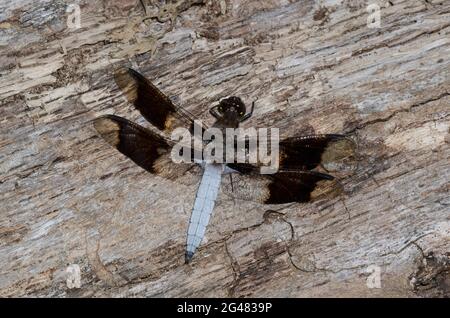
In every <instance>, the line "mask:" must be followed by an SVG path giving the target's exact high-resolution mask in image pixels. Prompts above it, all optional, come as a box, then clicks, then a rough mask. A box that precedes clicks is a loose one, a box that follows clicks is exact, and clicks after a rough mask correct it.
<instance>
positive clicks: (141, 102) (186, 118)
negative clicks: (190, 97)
mask: <svg viewBox="0 0 450 318" xmlns="http://www.w3.org/2000/svg"><path fill="white" fill-rule="evenodd" d="M114 79H115V81H116V83H117V85H118V86H119V87H120V89H121V90H122V91H123V92H124V93H125V95H126V97H127V99H128V101H129V102H130V103H132V104H133V105H134V106H135V107H136V108H137V109H138V110H139V112H140V113H141V114H142V116H144V118H145V119H147V120H148V121H149V122H150V123H151V124H152V125H153V126H155V127H156V128H158V129H159V130H161V131H164V132H165V133H168V134H170V133H171V132H172V131H173V130H174V129H176V128H177V127H185V128H188V129H189V130H190V131H191V132H192V131H193V127H194V126H193V125H194V119H195V118H194V116H192V115H191V114H190V113H189V112H188V111H186V110H184V109H182V108H180V107H177V106H175V105H174V104H173V103H172V102H171V100H170V99H169V98H168V97H167V96H166V95H164V94H163V93H162V92H161V91H160V90H159V89H158V88H157V87H156V86H155V85H153V84H152V82H150V81H149V80H148V79H147V78H145V77H144V76H143V75H142V74H140V73H139V72H137V71H135V70H133V69H131V68H120V69H118V70H117V71H116V72H115V74H114Z"/></svg>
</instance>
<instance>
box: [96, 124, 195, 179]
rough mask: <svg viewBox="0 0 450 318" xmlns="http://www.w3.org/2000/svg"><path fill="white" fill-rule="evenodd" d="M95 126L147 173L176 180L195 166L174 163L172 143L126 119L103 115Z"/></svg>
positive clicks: (105, 137)
mask: <svg viewBox="0 0 450 318" xmlns="http://www.w3.org/2000/svg"><path fill="white" fill-rule="evenodd" d="M94 127H95V129H96V130H97V131H98V132H99V133H100V135H101V136H102V137H103V139H105V140H106V141H107V142H108V143H109V144H110V145H112V146H114V147H115V148H116V149H117V150H119V151H120V152H121V153H123V154H124V155H126V156H127V157H128V158H130V159H131V160H133V161H134V162H135V163H136V164H137V165H138V166H140V167H142V168H144V169H145V170H147V171H148V172H151V173H154V174H157V175H159V176H161V177H164V178H167V179H172V180H173V179H176V178H178V177H180V176H183V175H184V174H185V173H186V172H187V171H188V170H191V169H193V167H194V166H195V165H194V164H189V163H180V164H175V163H174V162H173V161H172V159H171V149H172V144H171V142H170V141H168V140H166V139H165V138H163V137H162V136H159V135H158V134H156V133H154V132H152V131H151V130H149V129H146V128H144V127H142V126H140V125H138V124H135V123H133V122H131V121H129V120H127V119H125V118H122V117H119V116H115V115H106V116H102V117H99V118H96V119H95V120H94Z"/></svg>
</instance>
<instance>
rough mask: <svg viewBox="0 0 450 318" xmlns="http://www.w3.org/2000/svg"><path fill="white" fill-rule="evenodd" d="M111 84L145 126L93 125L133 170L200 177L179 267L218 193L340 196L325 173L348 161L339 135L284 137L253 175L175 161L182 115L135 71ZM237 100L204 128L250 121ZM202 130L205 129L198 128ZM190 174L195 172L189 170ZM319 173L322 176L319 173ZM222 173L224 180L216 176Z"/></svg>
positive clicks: (350, 146) (225, 103)
mask: <svg viewBox="0 0 450 318" xmlns="http://www.w3.org/2000/svg"><path fill="white" fill-rule="evenodd" d="M114 79H115V82H116V84H117V86H118V87H119V88H120V89H121V91H122V92H123V93H124V95H125V97H126V99H127V100H128V102H129V103H131V104H132V105H134V107H135V108H136V109H137V110H138V111H139V112H140V114H141V115H142V116H143V117H144V118H145V119H146V120H147V121H148V122H149V123H150V124H151V125H152V126H153V129H149V128H145V127H143V126H141V125H138V124H136V123H134V122H131V121H129V120H127V119H125V118H123V117H119V116H116V115H104V116H101V117H98V118H96V119H94V121H93V125H94V127H95V129H96V130H97V132H98V133H99V135H100V136H101V137H103V139H104V140H105V141H106V142H107V143H109V144H110V145H112V146H113V147H115V148H116V149H117V150H118V151H119V152H121V153H122V154H123V155H125V156H127V157H128V158H129V159H131V160H132V161H133V162H134V163H135V164H137V165H138V166H140V167H141V168H143V169H144V170H146V171H148V172H149V173H152V174H154V175H158V176H161V177H163V178H166V179H169V180H172V181H173V182H176V181H177V179H178V178H180V177H181V176H183V175H185V174H186V173H187V172H188V171H191V170H192V168H193V167H197V168H198V167H200V169H197V170H196V171H199V172H200V173H202V175H201V181H200V183H199V185H198V188H197V192H196V197H195V201H194V205H193V207H192V212H191V216H190V220H189V224H188V226H187V236H186V250H185V263H189V262H190V261H191V260H192V258H193V256H194V253H195V252H196V250H197V249H198V247H199V246H200V245H201V242H202V239H203V237H204V236H205V232H206V229H207V225H208V223H209V220H210V218H211V215H212V212H213V210H214V206H215V203H216V200H217V197H218V194H219V190H221V191H223V192H224V193H225V194H227V195H228V196H230V197H231V198H235V199H240V200H245V201H252V202H256V203H260V204H285V203H293V202H298V203H306V202H311V201H315V200H320V199H327V198H332V197H335V196H336V195H338V194H339V193H341V191H342V186H341V184H340V182H339V181H338V180H337V179H336V178H335V177H333V176H332V175H330V174H328V173H327V172H329V171H328V170H326V168H325V167H327V166H333V164H334V163H338V164H342V163H344V162H347V161H348V160H349V159H350V158H352V157H353V155H354V151H355V143H354V142H353V140H352V139H351V138H349V137H348V136H345V135H343V134H316V135H305V136H294V137H287V138H284V139H282V140H280V141H279V157H278V170H277V171H276V172H275V173H272V174H261V172H260V169H259V168H260V166H261V165H260V164H259V163H246V162H231V163H216V162H208V161H201V160H200V161H198V160H197V161H193V162H183V163H175V162H174V161H173V160H172V158H171V150H172V148H173V147H174V145H175V142H174V141H173V140H171V139H170V138H168V137H167V136H168V135H169V134H171V133H172V132H173V131H174V130H175V129H177V128H179V127H184V128H186V129H188V130H189V131H191V132H192V131H194V129H195V125H196V123H197V121H196V118H195V116H193V115H192V114H191V113H190V112H189V111H187V110H186V109H184V108H182V107H180V106H176V105H175V104H174V103H173V102H172V101H171V99H170V98H169V97H167V96H166V95H165V94H163V93H162V92H161V91H160V90H159V89H158V88H157V87H156V86H155V85H154V84H153V83H152V82H151V81H150V80H148V79H147V78H146V77H145V76H143V75H142V74H141V73H139V72H138V71H136V70H134V69H131V68H125V67H120V68H119V69H118V70H116V71H115V72H114ZM254 108H255V102H253V103H252V106H251V109H250V111H248V112H247V107H246V105H245V103H244V102H243V101H242V99H241V98H239V97H236V96H230V97H227V98H224V99H222V100H220V101H219V103H218V104H217V105H215V106H213V107H211V108H210V109H209V113H210V114H211V116H212V117H213V118H214V119H215V122H214V124H213V125H212V127H215V128H219V129H226V128H237V127H239V126H240V124H241V123H244V122H245V121H247V120H248V119H249V118H251V117H252V115H253V111H254ZM201 125H202V126H201V127H198V128H201V129H202V132H204V131H205V130H207V129H208V128H209V127H207V126H206V125H203V124H201ZM194 170H195V169H194ZM319 170H323V171H319ZM224 175H230V178H223V176H224Z"/></svg>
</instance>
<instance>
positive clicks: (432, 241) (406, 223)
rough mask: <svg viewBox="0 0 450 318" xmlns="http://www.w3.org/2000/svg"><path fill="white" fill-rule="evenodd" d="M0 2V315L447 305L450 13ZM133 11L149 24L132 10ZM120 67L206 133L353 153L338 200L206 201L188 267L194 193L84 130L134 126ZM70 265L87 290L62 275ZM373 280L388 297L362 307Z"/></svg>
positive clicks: (404, 7) (415, 3)
mask: <svg viewBox="0 0 450 318" xmlns="http://www.w3.org/2000/svg"><path fill="white" fill-rule="evenodd" d="M79 3H80V4H81V6H80V8H81V28H79V29H70V28H68V26H67V16H68V13H66V9H67V5H68V4H70V3H69V2H66V3H65V2H64V1H32V0H14V1H12V0H6V1H2V2H0V134H1V139H0V202H1V205H0V268H1V270H0V296H2V297H10V296H46V297H49V296H52V297H65V296H74V297H91V296H95V297H100V296H119V297H120V296H133V297H134V296H136V297H143V296H145V297H149V296H161V297H171V296H187V297H193V296H207V297H214V296H225V297H228V296H230V297H240V296H244V297H248V296H253V297H261V296H272V297H299V296H304V297H310V296H319V297H326V296H338V297H341V296H350V297H358V296H364V297H373V296H385V297H398V296H407V297H437V296H440V297H448V296H449V295H450V287H449V286H450V278H449V271H450V265H449V263H450V254H449V252H450V249H449V247H450V225H449V224H450V223H449V211H450V210H449V204H450V201H449V197H450V196H449V188H450V187H449V183H448V180H449V179H450V165H449V157H450V148H449V141H450V138H449V103H450V96H449V93H450V76H449V70H450V60H449V52H450V43H449V42H450V36H449V33H450V22H449V21H450V3H449V2H448V1H444V0H432V1H431V0H430V1H422V0H392V1H383V0H381V1H378V3H379V4H380V6H381V27H380V28H368V27H367V18H368V13H367V11H366V7H367V4H368V2H365V1H348V0H344V1H339V0H323V1H310V0H303V1H290V0H266V1H257V0H236V1H229V0H220V1H193V0H191V1H187V0H179V1H167V2H164V1H159V2H157V3H158V6H157V5H155V4H154V3H156V2H155V1H151V0H148V1H142V2H141V1H132V0H128V1H118V0H114V1H85V0H81V1H79ZM142 4H144V5H145V10H144V7H143V6H142ZM119 65H125V66H132V67H134V68H136V69H138V70H139V71H140V72H142V73H143V74H145V75H146V76H147V77H148V78H149V79H150V80H152V81H153V83H154V84H155V85H157V86H158V87H159V88H160V89H161V90H162V91H163V92H165V93H166V94H168V95H169V96H170V97H171V98H172V100H173V101H174V103H176V104H177V105H180V106H183V107H185V108H186V109H187V110H188V111H190V112H192V113H193V114H195V115H196V116H198V117H200V118H202V119H204V120H206V121H208V122H211V121H212V119H211V118H210V116H209V115H208V113H207V109H208V108H209V107H210V106H211V105H212V104H213V103H215V102H216V101H218V100H219V99H220V98H223V97H225V96H229V95H236V96H240V97H241V98H242V99H243V100H244V101H245V103H246V104H247V105H250V104H251V102H252V101H254V100H256V108H255V114H254V116H253V118H252V119H251V120H250V121H249V122H248V123H246V125H247V126H248V127H250V126H258V127H267V126H270V127H278V128H280V133H281V136H292V135H296V134H305V133H348V134H350V136H351V138H353V139H354V140H355V141H357V143H358V147H359V154H360V158H359V161H358V167H357V169H356V170H355V171H351V172H348V171H347V172H346V173H342V174H341V175H340V178H341V181H342V183H343V185H344V188H345V194H343V195H342V196H340V197H339V198H335V199H333V200H331V201H321V202H318V203H316V204H294V205H292V204H290V205H285V206H263V205H257V204H253V203H250V202H243V201H233V200H231V199H230V198H228V197H226V196H224V195H220V194H219V201H218V204H217V206H216V209H215V211H214V215H213V217H212V219H211V223H210V226H209V228H208V230H207V233H206V242H204V243H203V245H202V246H201V248H200V249H199V251H198V252H197V254H196V257H195V258H194V260H193V262H192V263H191V264H189V265H184V262H183V257H184V244H185V234H186V228H187V224H188V218H189V213H190V210H191V208H192V204H193V201H194V197H195V190H196V184H197V182H198V178H196V177H195V175H194V174H188V175H186V176H185V181H186V182H183V183H173V182H171V181H169V180H165V179H162V178H158V177H154V176H152V175H149V174H147V173H145V172H144V171H143V170H142V169H141V168H139V167H137V166H136V165H134V164H133V163H132V162H131V161H130V160H128V159H126V158H125V157H124V156H123V155H122V154H120V153H118V152H117V151H115V150H114V149H112V148H111V147H109V146H108V145H107V144H106V143H105V142H104V141H103V140H102V139H101V138H100V137H99V136H98V135H97V134H96V132H95V129H94V128H93V126H92V119H94V118H96V117H98V116H100V115H104V114H116V115H120V116H123V117H126V118H127V119H130V120H134V121H136V122H138V123H140V124H144V125H145V121H144V120H143V118H142V117H140V115H139V113H138V112H137V111H136V110H134V109H133V107H132V106H131V105H129V104H128V103H127V101H126V98H125V97H124V96H123V95H122V94H121V92H120V91H119V89H118V88H117V86H116V85H115V83H114V80H113V74H112V69H113V67H116V66H119ZM72 264H78V265H79V266H80V269H81V287H80V288H72V289H69V288H68V286H67V284H66V279H67V273H66V268H67V267H68V266H69V265H72ZM373 266H378V267H379V268H380V271H381V272H380V273H381V288H368V286H367V280H368V279H370V273H369V272H368V271H369V270H370V268H373Z"/></svg>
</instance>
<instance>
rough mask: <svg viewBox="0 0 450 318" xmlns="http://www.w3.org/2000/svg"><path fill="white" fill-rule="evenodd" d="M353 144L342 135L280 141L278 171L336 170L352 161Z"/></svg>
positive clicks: (293, 138) (314, 136) (291, 138)
mask: <svg viewBox="0 0 450 318" xmlns="http://www.w3.org/2000/svg"><path fill="white" fill-rule="evenodd" d="M354 153H355V143H354V142H353V140H351V139H350V138H348V137H346V136H344V135H311V136H302V137H290V138H286V139H284V140H282V141H280V169H285V170H311V169H314V168H316V167H317V166H319V165H322V166H324V167H325V168H326V169H327V170H334V169H335V168H336V169H337V168H338V167H339V166H342V165H344V164H346V163H349V162H351V161H352V160H353V156H354Z"/></svg>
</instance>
